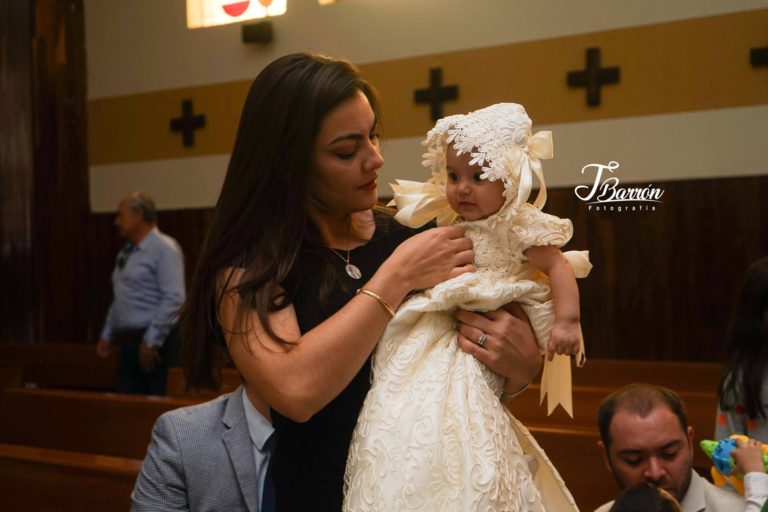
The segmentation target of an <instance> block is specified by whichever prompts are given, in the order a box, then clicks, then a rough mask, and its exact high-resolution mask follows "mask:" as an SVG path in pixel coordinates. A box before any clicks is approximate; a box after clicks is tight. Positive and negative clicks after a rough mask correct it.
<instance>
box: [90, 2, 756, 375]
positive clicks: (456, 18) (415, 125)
mask: <svg viewBox="0 0 768 512" xmlns="http://www.w3.org/2000/svg"><path fill="white" fill-rule="evenodd" d="M183 4H184V2H182V1H180V0H178V1H174V2H156V1H152V0H112V1H111V2H101V1H99V0H86V1H85V12H86V45H87V54H88V97H89V101H88V129H89V140H88V146H89V154H90V191H89V193H90V203H91V210H92V211H93V212H94V213H95V214H96V215H95V218H96V219H97V223H98V225H99V228H98V229H99V233H100V234H99V240H102V241H103V244H102V247H106V249H105V250H112V249H114V250H116V247H117V244H118V243H119V242H118V240H117V238H116V236H115V235H114V232H113V231H112V228H111V226H110V222H111V214H110V212H112V211H113V210H114V209H115V206H116V204H117V201H118V200H119V198H120V197H121V196H122V195H124V194H125V193H126V192H127V191H129V190H134V189H138V188H141V189H144V190H146V191H148V192H149V193H150V194H152V195H154V196H155V198H156V199H157V202H158V205H159V206H160V207H161V208H162V209H163V210H164V211H163V212H162V213H161V218H160V220H161V223H162V224H161V227H162V228H163V229H164V230H166V231H167V232H169V233H170V234H171V235H173V236H176V237H177V238H178V239H179V240H180V242H181V243H182V246H183V247H184V249H185V252H186V254H187V258H188V273H189V272H191V269H192V268H193V265H194V262H195V261H196V257H197V251H198V249H199V243H200V242H201V240H202V230H201V225H204V223H205V221H206V219H207V216H208V212H210V210H209V208H210V207H212V206H213V204H214V203H215V201H216V199H217V197H218V190H219V187H220V184H221V181H222V180H223V176H224V173H225V171H226V164H227V161H228V153H229V151H230V148H231V145H232V142H233V139H234V133H235V130H236V126H237V121H238V119H239V113H240V109H241V106H242V102H243V99H244V97H245V94H246V92H247V88H248V86H249V83H250V81H251V80H252V78H253V77H254V76H255V75H256V74H257V73H258V72H259V70H260V69H261V68H263V66H264V65H266V64H267V63H268V62H270V61H271V60H273V59H274V58H276V57H277V56H279V55H282V54H285V53H288V52H292V51H301V50H313V51H320V52H324V53H328V54H331V55H334V56H339V57H346V58H349V59H350V60H352V61H353V62H355V63H356V64H358V65H359V66H360V67H361V69H362V70H363V72H364V73H365V74H366V75H367V76H369V77H370V78H371V79H372V81H373V82H374V83H375V84H376V85H377V87H378V88H379V90H380V92H381V95H382V98H383V106H384V112H383V125H384V135H385V139H384V142H383V152H384V156H385V159H386V160H387V164H386V165H385V167H384V168H383V169H382V171H381V173H380V180H379V182H380V190H379V193H380V195H381V196H383V197H384V196H388V195H390V192H389V191H388V189H387V187H386V186H385V185H386V183H387V182H390V181H392V180H393V179H394V178H409V179H417V180H423V179H424V177H425V173H424V171H423V168H422V167H421V166H420V165H419V160H420V154H421V152H422V151H421V146H420V144H419V141H420V140H421V138H422V137H423V134H424V133H425V132H426V130H427V129H428V128H429V127H430V126H431V124H432V122H431V120H430V118H429V107H428V106H425V105H416V104H414V102H413V91H414V90H416V89H418V88H423V87H425V86H426V85H427V83H428V76H429V69H430V68H431V67H442V68H443V80H444V83H445V84H457V85H458V86H459V88H460V93H459V99H458V100H457V101H455V102H447V103H445V104H444V111H445V114H446V115H450V114H454V113H460V112H466V111H468V110H472V109H475V108H479V107H482V106H485V105H487V104H490V103H493V102H497V101H516V102H520V103H523V104H524V105H525V106H526V108H527V109H528V111H529V114H530V115H531V117H532V118H533V121H534V131H537V130H542V129H548V130H552V132H553V135H554V141H555V159H554V160H551V161H546V162H545V163H544V170H545V174H546V177H547V182H548V187H549V188H550V196H549V201H548V204H547V206H546V207H545V210H546V211H548V212H551V213H554V214H557V215H560V216H563V217H569V218H571V219H572V220H573V221H574V226H575V233H576V234H575V238H574V240H573V241H572V242H571V244H569V246H568V248H569V249H570V248H573V249H577V248H578V249H582V248H588V249H590V251H591V257H592V259H593V262H594V263H595V269H594V270H593V272H592V274H591V276H590V277H589V278H588V279H586V280H584V281H583V282H582V283H580V288H581V293H582V301H583V306H582V307H583V317H584V318H583V324H584V330H585V337H586V339H587V344H588V351H589V352H590V355H591V356H592V357H628V358H641V359H642V358H655V359H677V360H686V359H687V360H715V359H717V358H718V357H720V355H719V353H718V340H719V339H721V337H722V334H723V329H724V324H725V321H726V318H727V314H728V309H729V304H730V299H731V297H732V295H733V292H734V290H735V286H736V283H737V281H738V278H739V276H740V275H741V273H742V272H743V270H744V269H745V268H746V265H747V264H748V263H749V262H751V261H753V260H754V259H756V258H758V257H760V256H763V255H766V254H768V234H766V230H765V229H764V228H762V229H761V227H762V226H765V225H766V222H768V208H767V207H766V206H765V201H764V198H765V197H768V165H767V164H766V162H768V145H766V144H765V135H764V134H765V133H766V131H767V129H768V68H755V67H751V66H750V65H749V57H748V53H749V48H752V47H758V46H766V45H768V30H766V29H765V27H766V26H768V1H741V0H740V1H697V0H678V1H675V2H668V1H666V2H664V1H648V2H635V1H632V0H622V1H608V0H605V1H598V0H581V1H580V2H568V1H564V0H562V1H556V0H549V1H541V2H518V1H510V0H479V1H477V2H474V1H473V2H461V1H458V0H421V1H419V2H412V1H410V2H409V1H405V0H387V1H384V0H344V1H342V2H340V3H338V4H336V5H332V6H327V7H320V6H317V5H316V4H315V2H313V1H301V2H300V1H298V0H291V1H289V2H288V14H286V15H285V16H282V17H278V18H274V19H273V20H272V23H273V25H274V31H275V41H274V42H273V43H272V44H271V45H268V46H263V47H262V46H254V45H244V44H242V43H241V42H240V33H239V30H240V28H239V26H238V25H230V26H225V27H218V28H211V29H198V30H191V31H189V30H186V28H185V27H184V5H183ZM470 6H471V7H470ZM593 46H598V47H600V48H601V52H602V53H601V58H602V66H603V67H606V66H619V67H620V68H621V78H620V81H619V83H618V84H610V85H605V86H603V87H602V91H601V94H602V103H601V105H600V106H599V107H588V106H587V105H586V102H585V91H584V89H572V88H569V87H567V85H566V79H565V76H566V72H567V71H572V70H581V69H583V68H584V63H585V51H586V48H588V47H593ZM187 98H189V99H192V100H193V103H194V108H195V113H203V114H205V115H206V123H207V124H206V127H205V128H204V129H202V130H198V131H196V133H195V146H194V147H192V148H185V147H183V146H182V144H181V137H180V136H179V134H176V133H172V132H171V131H170V130H169V129H168V123H169V120H170V119H171V118H173V117H177V116H178V115H179V113H180V105H181V101H182V100H184V99H187ZM611 160H615V161H617V162H618V163H619V164H620V167H619V168H618V169H617V170H616V176H617V177H619V178H620V181H621V184H622V185H626V186H635V187H645V186H649V185H650V186H653V187H657V188H659V189H661V190H663V194H664V195H663V197H662V202H663V204H660V205H657V208H656V210H654V211H626V210H625V211H622V212H619V211H595V210H594V205H593V208H590V205H587V204H586V203H585V202H583V201H581V200H579V199H578V198H577V197H576V196H575V195H574V187H575V186H578V185H589V184H590V183H591V182H592V181H593V180H594V173H592V174H590V172H592V171H585V173H584V174H582V168H583V167H584V166H586V165H588V164H590V163H602V164H607V163H608V162H610V161H611ZM94 249H96V248H95V247H94ZM110 254H111V253H110ZM110 264H111V261H105V262H104V264H103V265H101V266H103V267H104V268H100V267H99V268H95V269H94V278H93V279H94V283H96V280H97V279H98V278H99V277H98V276H103V278H104V284H105V286H103V287H101V286H100V287H98V288H97V290H98V291H95V292H94V293H97V294H99V296H100V297H103V299H104V302H105V303H108V301H109V289H108V285H107V280H108V275H109V271H110ZM97 317H98V314H97V313H96V312H94V318H97Z"/></svg>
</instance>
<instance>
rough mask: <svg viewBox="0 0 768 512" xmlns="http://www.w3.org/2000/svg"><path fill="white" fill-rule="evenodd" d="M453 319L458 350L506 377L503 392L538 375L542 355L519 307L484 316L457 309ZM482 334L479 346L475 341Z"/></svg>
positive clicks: (510, 307)
mask: <svg viewBox="0 0 768 512" xmlns="http://www.w3.org/2000/svg"><path fill="white" fill-rule="evenodd" d="M456 319H457V320H458V321H459V327H458V331H459V336H458V342H459V348H461V349H462V350H463V351H464V352H466V353H467V354H471V355H472V356H474V357H475V358H476V359H477V360H478V361H480V362H481V363H483V364H485V365H486V366H487V367H488V368H490V369H491V370H492V371H494V372H495V373H497V374H499V375H502V376H505V377H506V378H507V382H506V384H505V387H504V389H505V391H508V392H513V391H517V390H519V389H521V388H523V387H525V386H526V385H527V384H529V383H530V382H531V381H532V380H533V378H534V377H535V376H536V374H537V373H538V372H539V369H540V368H541V353H540V352H539V347H538V345H537V344H536V337H535V336H534V334H533V329H531V324H530V323H529V322H528V317H526V316H525V313H524V312H523V309H522V308H521V307H520V305H519V304H516V303H512V304H507V305H506V306H504V307H502V308H501V309H497V310H496V311H489V312H487V313H483V314H480V313H473V312H471V311H464V310H459V311H457V312H456ZM483 334H485V337H486V339H485V342H484V343H483V346H482V347H481V346H480V345H478V344H477V342H478V340H479V339H480V336H481V335H483Z"/></svg>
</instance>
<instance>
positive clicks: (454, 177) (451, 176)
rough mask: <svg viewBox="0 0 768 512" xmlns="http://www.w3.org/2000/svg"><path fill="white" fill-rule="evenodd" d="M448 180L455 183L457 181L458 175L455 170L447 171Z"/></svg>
mask: <svg viewBox="0 0 768 512" xmlns="http://www.w3.org/2000/svg"><path fill="white" fill-rule="evenodd" d="M448 181H450V182H451V183H456V182H457V181H459V175H458V174H456V173H455V172H449V173H448Z"/></svg>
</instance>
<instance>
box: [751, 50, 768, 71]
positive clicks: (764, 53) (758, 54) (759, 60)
mask: <svg viewBox="0 0 768 512" xmlns="http://www.w3.org/2000/svg"><path fill="white" fill-rule="evenodd" d="M749 63H750V64H752V66H753V67H757V66H768V46H765V47H763V48H751V49H750V50H749Z"/></svg>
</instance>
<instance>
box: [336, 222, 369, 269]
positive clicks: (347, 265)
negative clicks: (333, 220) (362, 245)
mask: <svg viewBox="0 0 768 512" xmlns="http://www.w3.org/2000/svg"><path fill="white" fill-rule="evenodd" d="M351 239H352V223H351V222H350V223H349V231H348V232H347V247H349V244H350V241H351ZM331 250H332V251H333V254H335V255H336V256H338V257H339V258H341V261H343V262H344V270H346V272H347V275H348V276H349V277H351V278H352V279H360V278H361V277H363V273H362V272H360V269H359V268H357V267H356V266H355V265H353V264H352V263H350V262H349V251H350V250H351V249H349V248H348V249H347V257H346V258H345V257H344V256H342V255H341V254H339V251H337V250H336V249H331Z"/></svg>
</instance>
